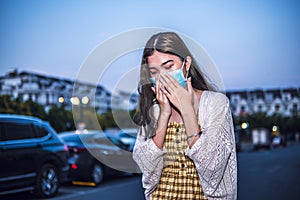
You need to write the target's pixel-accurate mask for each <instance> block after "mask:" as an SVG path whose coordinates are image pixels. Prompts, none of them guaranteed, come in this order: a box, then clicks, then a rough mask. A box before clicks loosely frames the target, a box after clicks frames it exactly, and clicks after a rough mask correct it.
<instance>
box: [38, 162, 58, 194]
mask: <svg viewBox="0 0 300 200" xmlns="http://www.w3.org/2000/svg"><path fill="white" fill-rule="evenodd" d="M58 189H59V177H58V170H57V168H56V167H55V166H54V165H52V164H45V165H43V166H42V167H41V168H40V170H39V171H38V173H37V178H36V185H35V192H36V195H37V196H38V197H42V198H49V197H54V196H55V195H56V194H57V193H58Z"/></svg>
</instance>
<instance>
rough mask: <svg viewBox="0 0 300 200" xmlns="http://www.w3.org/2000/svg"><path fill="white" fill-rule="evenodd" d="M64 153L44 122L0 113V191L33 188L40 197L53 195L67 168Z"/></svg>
mask: <svg viewBox="0 0 300 200" xmlns="http://www.w3.org/2000/svg"><path fill="white" fill-rule="evenodd" d="M67 156H68V149H67V146H65V145H64V143H63V142H62V140H61V139H60V138H58V137H57V134H56V132H55V131H54V130H53V128H51V126H50V125H49V124H48V123H47V122H45V121H42V120H40V119H38V118H35V117H28V116H22V115H10V114H0V163H1V164H0V195H3V194H9V193H15V192H21V191H31V190H33V191H34V192H35V193H36V194H37V196H39V197H43V198H48V197H53V196H55V195H56V194H57V192H58V189H59V183H60V182H62V181H64V180H65V179H66V176H67V172H68V170H69V167H68V163H67Z"/></svg>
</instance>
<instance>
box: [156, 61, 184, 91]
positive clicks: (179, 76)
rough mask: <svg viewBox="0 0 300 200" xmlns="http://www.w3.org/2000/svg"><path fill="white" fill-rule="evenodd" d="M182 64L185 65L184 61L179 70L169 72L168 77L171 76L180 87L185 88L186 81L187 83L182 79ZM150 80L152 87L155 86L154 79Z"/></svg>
mask: <svg viewBox="0 0 300 200" xmlns="http://www.w3.org/2000/svg"><path fill="white" fill-rule="evenodd" d="M184 64H185V60H184V61H183V63H182V66H181V68H180V69H177V70H174V71H171V72H169V75H170V76H172V77H173V78H174V79H175V80H176V81H177V82H178V83H179V84H180V85H181V86H182V87H185V86H186V81H187V78H185V77H184V75H183V71H182V70H183V67H184ZM186 77H188V71H187V75H186ZM150 80H151V81H152V83H153V84H154V85H155V84H156V80H155V78H154V77H151V78H150Z"/></svg>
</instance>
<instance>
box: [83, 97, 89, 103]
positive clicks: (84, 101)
mask: <svg viewBox="0 0 300 200" xmlns="http://www.w3.org/2000/svg"><path fill="white" fill-rule="evenodd" d="M81 103H83V104H88V103H89V97H87V96H84V97H82V99H81Z"/></svg>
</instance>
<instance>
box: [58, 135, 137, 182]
mask: <svg viewBox="0 0 300 200" xmlns="http://www.w3.org/2000/svg"><path fill="white" fill-rule="evenodd" d="M59 137H60V138H61V139H63V140H64V142H65V143H66V144H67V145H68V148H69V152H70V157H69V165H70V171H69V180H70V181H88V182H92V183H94V185H99V184H100V183H101V182H102V181H103V179H104V177H108V176H109V175H112V174H116V173H120V171H126V170H127V169H132V168H137V166H136V164H135V162H134V161H133V159H132V156H131V154H129V153H128V151H126V150H124V149H126V148H128V146H127V145H126V144H123V143H122V142H121V141H120V140H118V138H117V137H115V136H114V135H113V134H110V133H104V132H102V131H98V130H88V131H85V132H80V131H69V132H63V133H60V134H59ZM126 152H127V153H126ZM127 171H128V170H127Z"/></svg>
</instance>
